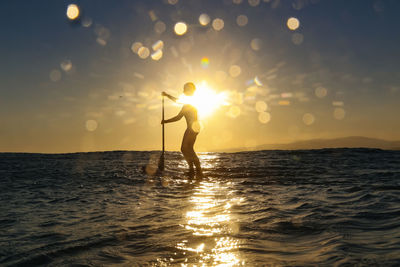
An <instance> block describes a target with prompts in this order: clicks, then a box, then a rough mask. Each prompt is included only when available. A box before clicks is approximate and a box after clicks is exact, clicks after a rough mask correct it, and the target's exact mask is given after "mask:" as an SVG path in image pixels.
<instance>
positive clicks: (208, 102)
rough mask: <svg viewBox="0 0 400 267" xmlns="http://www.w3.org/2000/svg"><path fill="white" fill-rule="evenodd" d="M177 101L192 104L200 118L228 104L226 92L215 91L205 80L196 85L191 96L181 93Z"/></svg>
mask: <svg viewBox="0 0 400 267" xmlns="http://www.w3.org/2000/svg"><path fill="white" fill-rule="evenodd" d="M178 103H182V104H190V105H192V106H194V107H195V108H196V109H197V112H198V115H199V117H200V119H201V118H205V117H207V116H209V115H211V114H212V113H213V112H214V111H215V110H217V109H218V108H219V107H221V106H224V105H228V102H227V96H226V94H225V93H224V92H222V93H217V92H215V91H214V90H213V89H212V88H211V87H210V86H209V85H208V84H207V83H206V82H205V81H203V82H201V83H200V84H199V85H196V91H195V93H194V94H193V96H186V95H183V94H182V95H181V96H180V97H179V99H178Z"/></svg>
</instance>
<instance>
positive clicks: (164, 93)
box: [161, 92, 178, 102]
mask: <svg viewBox="0 0 400 267" xmlns="http://www.w3.org/2000/svg"><path fill="white" fill-rule="evenodd" d="M161 95H162V96H166V97H168V98H169V99H171V100H172V101H174V102H176V101H177V100H178V98H176V97H174V96H172V95H170V94H167V93H166V92H162V93H161Z"/></svg>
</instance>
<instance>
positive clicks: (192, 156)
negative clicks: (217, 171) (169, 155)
mask: <svg viewBox="0 0 400 267" xmlns="http://www.w3.org/2000/svg"><path fill="white" fill-rule="evenodd" d="M196 138H197V133H196V132H192V131H188V134H187V142H186V144H185V145H187V146H186V147H185V153H186V154H187V157H188V158H189V160H190V162H191V163H192V164H194V165H195V166H196V175H197V176H198V177H203V172H202V171H201V166H200V160H199V158H198V157H197V155H196V152H195V151H194V148H193V147H194V143H195V142H196Z"/></svg>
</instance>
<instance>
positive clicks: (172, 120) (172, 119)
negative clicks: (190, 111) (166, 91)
mask: <svg viewBox="0 0 400 267" xmlns="http://www.w3.org/2000/svg"><path fill="white" fill-rule="evenodd" d="M182 117H183V107H182V109H181V111H180V112H179V113H178V115H176V116H175V117H172V118H171V119H168V120H162V121H161V124H164V123H170V122H175V121H179V120H180V119H182Z"/></svg>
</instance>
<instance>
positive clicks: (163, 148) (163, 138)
mask: <svg viewBox="0 0 400 267" xmlns="http://www.w3.org/2000/svg"><path fill="white" fill-rule="evenodd" d="M161 116H162V120H164V96H163V97H162V113H161ZM164 128H165V126H164V123H163V124H162V153H163V155H164V152H165V130H164Z"/></svg>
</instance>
